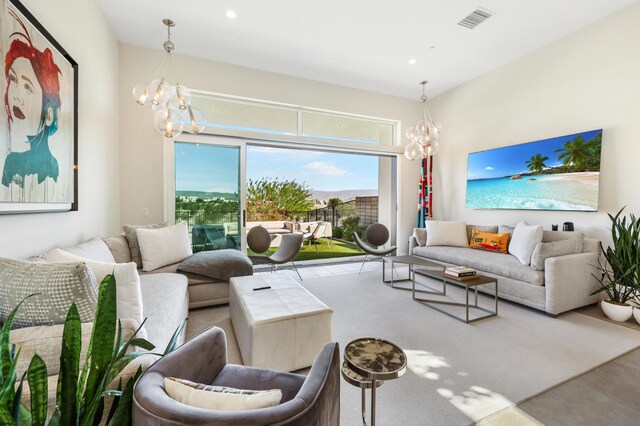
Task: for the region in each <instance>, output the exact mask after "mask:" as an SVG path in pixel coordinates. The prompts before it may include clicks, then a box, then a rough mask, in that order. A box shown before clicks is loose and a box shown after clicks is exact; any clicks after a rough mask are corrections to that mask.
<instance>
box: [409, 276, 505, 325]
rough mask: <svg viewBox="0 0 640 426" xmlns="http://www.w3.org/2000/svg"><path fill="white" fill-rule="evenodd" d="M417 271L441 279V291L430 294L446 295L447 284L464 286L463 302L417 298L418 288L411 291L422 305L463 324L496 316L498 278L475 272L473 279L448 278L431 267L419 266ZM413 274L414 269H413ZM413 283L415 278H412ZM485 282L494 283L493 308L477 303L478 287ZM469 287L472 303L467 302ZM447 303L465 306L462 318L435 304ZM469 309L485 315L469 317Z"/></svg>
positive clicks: (414, 298)
mask: <svg viewBox="0 0 640 426" xmlns="http://www.w3.org/2000/svg"><path fill="white" fill-rule="evenodd" d="M418 273H419V274H420V275H425V276H427V277H430V278H434V279H437V280H441V281H442V287H443V291H442V292H441V293H432V294H437V295H438V296H446V295H447V284H457V285H461V286H462V287H464V292H465V302H464V303H461V302H452V301H449V300H436V299H424V298H419V297H417V296H416V293H419V292H421V291H420V290H415V291H414V292H413V300H415V301H416V302H420V303H422V304H423V305H425V306H427V307H429V308H431V309H435V310H436V311H438V312H441V313H443V314H445V315H448V316H450V317H451V318H454V319H457V320H458V321H462V322H464V323H465V324H469V323H472V322H476V321H479V320H482V319H485V318H490V317H495V316H498V280H497V279H496V278H491V277H487V276H485V275H481V274H477V275H476V276H475V278H473V279H469V280H465V281H462V280H457V279H455V278H450V277H447V276H446V275H445V274H444V272H443V271H440V272H437V271H434V270H431V269H423V268H420V269H419V270H418ZM414 274H415V271H414ZM414 283H415V280H414ZM485 284H493V285H494V289H495V292H494V303H495V308H494V309H493V310H490V309H486V308H483V307H482V306H479V305H478V287H479V286H481V285H485ZM414 288H415V284H414ZM469 289H472V290H473V291H474V293H475V301H474V304H473V305H470V304H469ZM438 304H440V305H449V306H462V307H464V308H465V316H464V318H461V317H459V316H457V315H454V314H452V313H450V312H447V311H445V310H443V309H440V308H438V307H437V306H435V305H438ZM469 309H477V310H480V311H483V312H486V313H487V314H486V315H482V316H479V317H476V318H471V319H470V318H469Z"/></svg>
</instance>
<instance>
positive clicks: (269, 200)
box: [247, 178, 313, 221]
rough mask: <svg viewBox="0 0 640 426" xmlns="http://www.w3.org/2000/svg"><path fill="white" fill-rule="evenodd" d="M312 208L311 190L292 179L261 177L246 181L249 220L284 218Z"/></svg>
mask: <svg viewBox="0 0 640 426" xmlns="http://www.w3.org/2000/svg"><path fill="white" fill-rule="evenodd" d="M312 208H313V202H312V200H311V190H310V189H309V187H308V186H307V185H306V184H305V183H299V182H296V181H294V180H279V179H277V178H275V179H270V178H263V179H260V180H255V181H254V180H251V179H250V180H249V182H248V183H247V212H248V214H249V220H251V221H262V220H284V219H286V218H287V217H291V216H293V215H295V214H297V213H306V212H308V211H309V210H311V209H312Z"/></svg>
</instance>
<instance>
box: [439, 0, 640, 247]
mask: <svg viewBox="0 0 640 426" xmlns="http://www.w3.org/2000/svg"><path fill="white" fill-rule="evenodd" d="M639 23H640V4H637V3H636V4H635V5H633V6H630V7H628V8H626V9H624V10H622V11H621V12H618V13H616V14H614V15H611V16H609V17H607V18H605V19H603V20H601V21H599V22H596V23H594V24H591V25H589V26H588V27H585V28H583V29H582V30H580V31H577V32H575V33H573V34H570V35H568V36H566V37H564V38H562V39H560V40H558V41H556V42H554V43H551V44H549V45H547V46H545V47H543V48H542V49H540V50H538V51H536V52H533V53H531V54H529V55H527V56H525V57H523V58H520V59H518V60H516V61H514V62H512V63H509V64H507V65H505V66H503V67H501V68H499V69H497V70H495V71H492V72H490V73H488V74H486V75H484V76H482V77H479V78H477V79H475V80H473V81H471V82H468V83H466V84H464V85H462V86H459V87H458V88H456V89H454V90H451V91H449V92H447V93H445V94H442V95H440V96H438V97H436V98H435V99H434V100H433V102H432V103H431V106H432V108H431V113H432V115H433V116H434V117H436V119H437V120H440V121H441V122H442V124H443V130H442V137H441V139H442V148H441V153H440V155H439V156H438V158H437V164H436V169H435V170H436V173H435V174H436V176H435V177H434V181H435V191H436V198H435V204H436V205H435V214H436V217H437V218H445V219H453V220H457V219H459V220H466V221H467V222H468V223H474V224H498V223H505V224H515V223H517V222H518V221H519V220H521V219H525V220H527V221H529V222H530V223H540V224H543V225H545V229H550V225H551V224H552V223H554V224H557V223H559V224H562V223H563V222H565V221H572V222H574V223H575V225H576V229H577V230H581V231H584V232H586V233H587V234H589V235H591V236H594V237H598V238H601V239H605V240H606V239H607V233H608V230H607V229H606V228H607V227H608V225H609V219H608V217H607V216H606V214H605V212H617V211H618V210H619V209H620V208H621V207H623V206H625V205H627V206H628V209H627V211H628V212H635V214H638V213H640V189H639V188H638V183H639V182H640V166H639V159H640V54H639V52H640V50H639V49H640V25H638V24H639ZM597 128H603V129H604V135H603V143H602V163H601V181H600V211H599V212H598V213H577V212H529V211H508V210H471V209H465V191H466V186H465V185H466V168H467V153H468V152H474V151H480V150H484V149H490V148H496V147H501V146H506V145H512V144H517V143H522V142H528V141H534V140H540V139H545V138H549V137H554V136H561V135H566V134H571V133H576V132H580V131H586V130H592V129H597Z"/></svg>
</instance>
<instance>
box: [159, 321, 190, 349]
mask: <svg viewBox="0 0 640 426" xmlns="http://www.w3.org/2000/svg"><path fill="white" fill-rule="evenodd" d="M188 321H189V318H188V317H187V318H185V319H183V320H182V322H181V323H180V325H179V326H178V328H176V331H174V332H173V336H171V340H169V343H168V344H167V347H166V348H165V350H164V353H163V355H166V354H168V353H171V352H173V350H174V349H175V348H176V346H177V345H178V341H179V340H180V336H181V335H182V332H183V331H184V329H185V327H186V326H187V322H188Z"/></svg>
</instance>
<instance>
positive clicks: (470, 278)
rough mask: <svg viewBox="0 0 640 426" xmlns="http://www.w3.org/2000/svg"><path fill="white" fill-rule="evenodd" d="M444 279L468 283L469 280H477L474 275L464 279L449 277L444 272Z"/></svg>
mask: <svg viewBox="0 0 640 426" xmlns="http://www.w3.org/2000/svg"><path fill="white" fill-rule="evenodd" d="M443 275H444V277H445V278H449V279H452V280H456V281H470V280H475V279H476V278H477V276H476V275H475V274H473V275H467V276H466V277H456V276H454V275H449V274H447V273H446V272H445V273H444V274H443Z"/></svg>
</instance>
